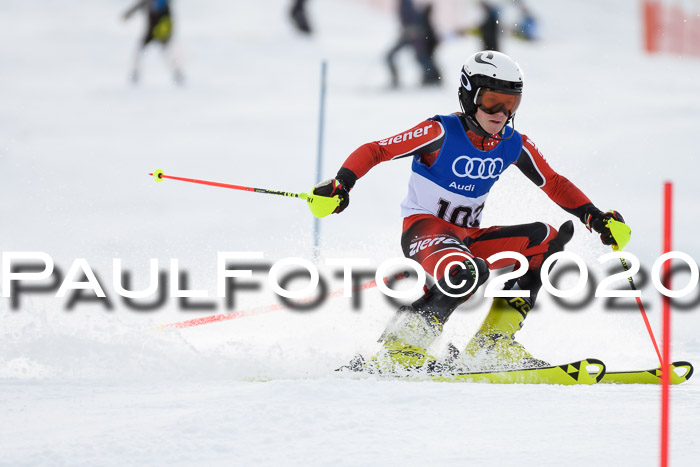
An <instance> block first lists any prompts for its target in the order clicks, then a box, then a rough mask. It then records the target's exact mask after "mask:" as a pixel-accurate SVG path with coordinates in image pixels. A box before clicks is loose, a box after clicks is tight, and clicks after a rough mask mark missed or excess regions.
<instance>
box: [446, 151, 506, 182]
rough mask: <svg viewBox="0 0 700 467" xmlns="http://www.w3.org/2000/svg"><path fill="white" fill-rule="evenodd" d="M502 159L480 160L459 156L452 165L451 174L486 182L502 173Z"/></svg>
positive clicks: (488, 158)
mask: <svg viewBox="0 0 700 467" xmlns="http://www.w3.org/2000/svg"><path fill="white" fill-rule="evenodd" d="M503 165H504V164H503V159H501V158H500V157H496V158H490V157H487V158H485V159H480V158H478V157H469V156H459V157H458V158H457V159H455V161H454V162H453V163H452V172H453V173H454V174H455V175H456V176H458V177H460V178H464V177H469V178H477V179H482V180H487V179H489V178H497V177H498V176H499V175H501V172H503Z"/></svg>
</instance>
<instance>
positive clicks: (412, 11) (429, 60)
mask: <svg viewBox="0 0 700 467" xmlns="http://www.w3.org/2000/svg"><path fill="white" fill-rule="evenodd" d="M431 15H432V4H427V5H425V6H423V7H421V8H417V7H416V6H415V5H414V3H413V0H401V1H400V3H399V19H400V21H401V35H400V37H399V39H398V41H397V42H396V44H394V46H393V47H392V48H391V49H390V50H389V53H388V54H387V56H386V61H387V65H388V66H389V72H390V73H391V87H393V88H398V87H399V85H400V79H399V71H398V69H397V67H396V55H397V54H398V53H399V51H400V50H401V49H403V48H404V47H406V46H409V45H410V46H411V47H412V48H413V50H414V52H415V54H416V60H418V63H420V65H421V67H422V68H423V78H422V81H421V84H422V85H423V86H426V85H439V84H440V71H439V70H438V68H437V66H436V65H435V61H434V56H435V50H436V49H437V46H438V43H439V41H438V38H437V34H436V33H435V30H434V28H433V26H432V23H431Z"/></svg>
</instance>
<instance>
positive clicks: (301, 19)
mask: <svg viewBox="0 0 700 467" xmlns="http://www.w3.org/2000/svg"><path fill="white" fill-rule="evenodd" d="M289 16H290V17H291V19H292V24H294V27H295V28H297V30H298V31H299V32H302V33H304V34H311V32H312V30H311V23H309V19H308V16H307V15H306V0H294V1H293V2H292V9H291V10H289Z"/></svg>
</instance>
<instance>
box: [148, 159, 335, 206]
mask: <svg viewBox="0 0 700 467" xmlns="http://www.w3.org/2000/svg"><path fill="white" fill-rule="evenodd" d="M148 175H150V176H152V177H153V178H154V180H155V181H156V182H162V181H163V180H164V179H168V180H177V181H180V182H188V183H197V184H200V185H208V186H215V187H220V188H229V189H232V190H241V191H250V192H253V193H265V194H268V195H278V196H287V197H290V198H299V199H303V200H306V204H307V205H308V206H309V209H310V210H311V213H312V214H313V215H314V216H316V217H318V218H321V217H326V216H327V215H329V214H331V213H333V211H335V209H336V208H337V207H338V205H339V204H340V197H338V196H337V195H336V196H334V197H332V198H330V197H328V196H320V195H314V194H312V193H290V192H287V191H279V190H268V189H266V188H254V187H250V186H242V185H231V184H229V183H220V182H212V181H208V180H197V179H195V178H184V177H175V176H173V175H165V173H163V171H162V170H161V169H158V170H154V171H153V173H149V174H148Z"/></svg>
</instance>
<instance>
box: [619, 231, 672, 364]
mask: <svg viewBox="0 0 700 467" xmlns="http://www.w3.org/2000/svg"><path fill="white" fill-rule="evenodd" d="M606 225H607V226H608V228H609V229H610V233H611V234H612V236H613V238H614V239H615V245H613V246H612V249H613V250H614V251H621V250H622V249H623V248H624V247H625V246H626V245H627V244H628V243H629V241H630V238H631V235H632V231H631V229H630V228H629V226H628V225H626V224H624V223H622V222H620V221H616V220H614V219H608V222H607V224H606ZM620 262H621V263H622V269H624V270H625V272H627V271H629V270H630V268H629V266H628V265H627V261H625V258H620ZM627 281H628V282H629V284H630V287H631V288H632V290H639V289H637V286H636V285H635V284H634V279H632V276H629V277H628V278H627ZM634 298H635V300H637V305H638V306H639V311H640V312H641V313H642V319H643V320H644V325H645V326H646V328H647V332H648V333H649V337H651V343H652V344H654V350H656V355H657V356H658V357H659V362H661V364H662V365H663V359H662V358H661V352H660V351H659V346H658V344H657V343H656V338H655V337H654V331H652V329H651V324H649V318H648V317H647V313H646V311H645V310H644V304H643V303H642V298H641V297H634Z"/></svg>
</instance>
